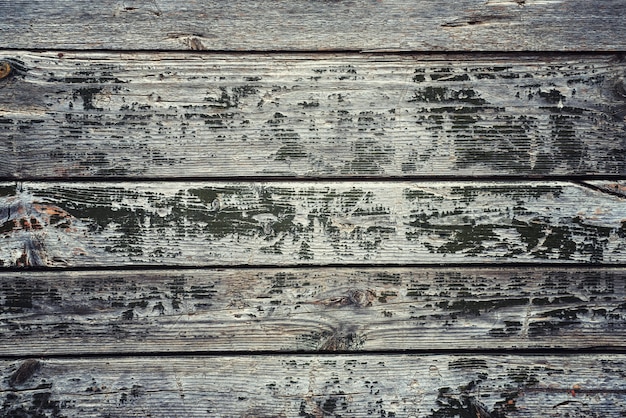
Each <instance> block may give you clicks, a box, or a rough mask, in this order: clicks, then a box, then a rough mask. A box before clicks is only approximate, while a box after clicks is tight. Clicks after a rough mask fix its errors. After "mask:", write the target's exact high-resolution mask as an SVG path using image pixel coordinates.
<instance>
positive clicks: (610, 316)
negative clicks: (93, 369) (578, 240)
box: [0, 268, 626, 356]
mask: <svg viewBox="0 0 626 418" xmlns="http://www.w3.org/2000/svg"><path fill="white" fill-rule="evenodd" d="M625 346H626V269H621V268H620V269H599V268H588V269H579V268H578V269H555V268H532V269H530V268H508V269H502V268H501V269H498V268H483V269H476V268H420V269H407V268H392V269H389V268H386V269H380V268H370V269H363V268H361V269H359V268H356V269H349V268H340V269H330V268H318V269H306V270H303V269H281V270H278V269H261V270H259V269H249V270H239V269H233V270H172V271H149V272H141V271H110V272H54V273H50V272H45V273H44V272H12V273H2V274H0V352H1V353H3V354H4V355H16V356H20V355H23V354H24V353H28V354H29V355H30V356H38V355H82V354H94V353H100V354H121V353H127V354H133V353H162V352H174V353H184V352H187V353H192V352H226V351H230V352H233V353H234V352H237V351H239V352H241V351H244V352H254V351H282V352H293V351H383V350H396V351H399V350H434V349H438V350H445V349H456V350H460V349H473V350H482V349H492V350H497V349H510V348H511V347H515V348H517V349H521V348H532V349H557V348H567V349H582V348H602V349H608V348H612V349H616V348H617V349H619V348H622V349H623V348H624V347H625Z"/></svg>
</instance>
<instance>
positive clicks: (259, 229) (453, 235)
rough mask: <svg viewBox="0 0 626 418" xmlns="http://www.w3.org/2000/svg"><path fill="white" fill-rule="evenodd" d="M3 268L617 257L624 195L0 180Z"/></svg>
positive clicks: (521, 186) (464, 185)
mask: <svg viewBox="0 0 626 418" xmlns="http://www.w3.org/2000/svg"><path fill="white" fill-rule="evenodd" d="M0 191H1V193H0V195H1V196H0V199H1V200H0V219H2V224H1V226H0V234H2V242H3V245H2V247H1V248H0V261H1V262H2V265H4V266H56V267H64V266H79V267H80V266H82V267H92V266H112V267H115V266H121V265H173V266H174V265H176V266H208V265H213V266H220V265H277V266H278V265H280V266H289V265H328V264H335V263H337V264H346V263H348V264H359V265H372V264H389V263H393V264H403V263H411V264H436V263H446V262H447V263H450V262H458V263H467V262H476V263H484V262H495V261H497V262H538V263H545V262H550V263H572V262H591V263H623V262H624V261H626V251H625V246H626V240H625V238H626V205H624V197H623V196H622V195H619V194H618V195H616V194H615V193H613V192H611V193H609V192H607V191H605V190H603V189H602V188H600V187H598V186H597V185H593V186H592V185H591V184H587V183H580V184H576V183H568V182H555V181H553V182H548V181H536V182H524V181H519V182H402V181H396V182H373V181H363V182H352V181H351V182H259V183H252V182H239V183H238V182H232V183H231V182H218V183H210V182H133V183H130V182H120V183H115V184H111V183H107V182H84V183H71V182H61V183H54V182H43V183H36V182H32V183H31V182H25V183H17V185H16V184H11V183H3V184H0Z"/></svg>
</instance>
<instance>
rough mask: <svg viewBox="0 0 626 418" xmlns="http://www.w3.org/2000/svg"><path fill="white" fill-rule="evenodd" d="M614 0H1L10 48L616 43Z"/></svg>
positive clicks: (618, 19)
mask: <svg viewBox="0 0 626 418" xmlns="http://www.w3.org/2000/svg"><path fill="white" fill-rule="evenodd" d="M625 13H626V5H625V4H624V2H623V1H621V0H601V1H595V2H590V1H588V0H548V1H544V0H487V1H485V0H457V1H453V2H452V1H429V0H386V1H366V0H358V1H351V2H320V1H316V2H311V1H305V0H279V1H276V0H274V1H270V0H256V1H245V0H231V1H229V2H227V3H225V2H222V1H216V0H212V1H202V2H200V1H187V2H185V3H184V4H180V3H179V2H164V1H158V0H134V1H132V2H119V1H116V0H102V1H98V2H92V1H89V0H72V1H67V0H66V1H63V0H56V1H49V0H48V1H44V0H28V1H25V0H16V1H11V2H2V3H0V16H2V17H3V25H2V27H0V37H1V38H2V39H4V40H5V41H4V42H3V45H5V46H7V47H11V48H25V49H32V48H42V49H46V48H47V49H50V48H52V49H59V48H62V49H125V50H128V49H135V50H136V49H167V50H173V49H175V50H190V49H192V50H205V49H206V50H234V51H241V50H263V51H273V50H329V49H340V50H346V49H351V50H353V49H356V50H362V49H366V50H367V49H387V50H388V49H393V50H419V51H435V50H464V51H471V50H482V51H501V50H516V51H519V50H522V51H527V50H534V51H557V50H567V51H579V50H594V51H598V50H600V51H607V50H613V51H615V50H617V51H619V50H624V49H626V43H625V42H626V41H625V39H626V30H625V29H624V25H623V22H622V17H623V16H624V14H625Z"/></svg>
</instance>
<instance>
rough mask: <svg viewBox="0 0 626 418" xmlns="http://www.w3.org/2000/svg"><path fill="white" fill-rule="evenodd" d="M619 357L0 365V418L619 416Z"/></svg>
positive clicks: (625, 363)
mask: <svg viewBox="0 0 626 418" xmlns="http://www.w3.org/2000/svg"><path fill="white" fill-rule="evenodd" d="M625 369H626V357H625V356H624V355H576V356H551V355H546V356H537V355H534V356H513V355H502V356H483V355H457V356H454V355H433V356H408V355H385V356H381V355H372V356H359V355H356V356H324V357H318V356H252V357H231V356H224V357H175V358H171V357H165V358H163V357H161V358H159V357H154V358H144V357H135V358H128V357H115V358H89V359H44V360H36V359H29V360H26V361H14V360H3V361H0V370H1V371H0V373H1V374H2V376H3V379H2V382H1V383H0V393H3V396H4V402H3V404H2V405H1V406H0V408H1V409H0V413H1V414H3V416H14V417H17V416H47V417H53V418H59V417H66V416H72V417H74V416H75V417H79V416H80V417H102V416H115V417H137V416H141V417H145V416H150V417H168V418H169V417H182V416H193V417H201V416H215V417H217V416H219V417H296V416H301V417H310V418H316V417H331V416H332V417H339V416H348V417H367V416H377V417H423V418H438V417H439V418H440V417H459V416H460V417H472V418H474V417H479V418H483V417H487V418H488V417H500V418H502V417H506V418H513V417H539V416H540V417H571V418H576V417H578V418H583V417H585V418H588V417H602V418H612V417H615V418H617V417H623V416H624V414H625V413H626V403H625V402H624V395H625V394H626V374H625V373H624V370H625Z"/></svg>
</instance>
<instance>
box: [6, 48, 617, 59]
mask: <svg viewBox="0 0 626 418" xmlns="http://www.w3.org/2000/svg"><path fill="white" fill-rule="evenodd" d="M0 52H51V53H58V52H61V53H64V52H68V53H114V54H116V55H120V54H137V53H168V54H194V55H211V54H227V55H234V56H237V55H266V54H284V55H300V54H307V55H310V54H320V55H324V54H344V55H360V54H372V55H377V54H394V55H409V56H410V55H431V56H441V55H447V56H454V55H462V56H464V57H466V58H467V57H468V56H471V57H474V58H478V57H481V56H484V57H494V56H498V57H503V58H511V57H522V56H532V57H545V58H550V59H553V58H558V57H567V56H606V55H626V51H623V50H612V49H608V50H602V51H597V50H596V51H594V50H576V51H563V50H538V51H533V50H516V51H492V50H482V51H481V50H467V51H466V50H458V49H457V50H454V49H452V50H435V51H433V50H406V49H394V48H380V49H338V48H334V49H333V48H328V49H298V50H290V49H286V50H282V49H257V50H232V49H203V50H192V49H158V50H155V49H111V48H102V49H98V48H91V49H90V48H85V49H74V48H63V49H52V48H11V47H3V48H1V49H0ZM622 58H623V57H622ZM446 59H449V58H446Z"/></svg>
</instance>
